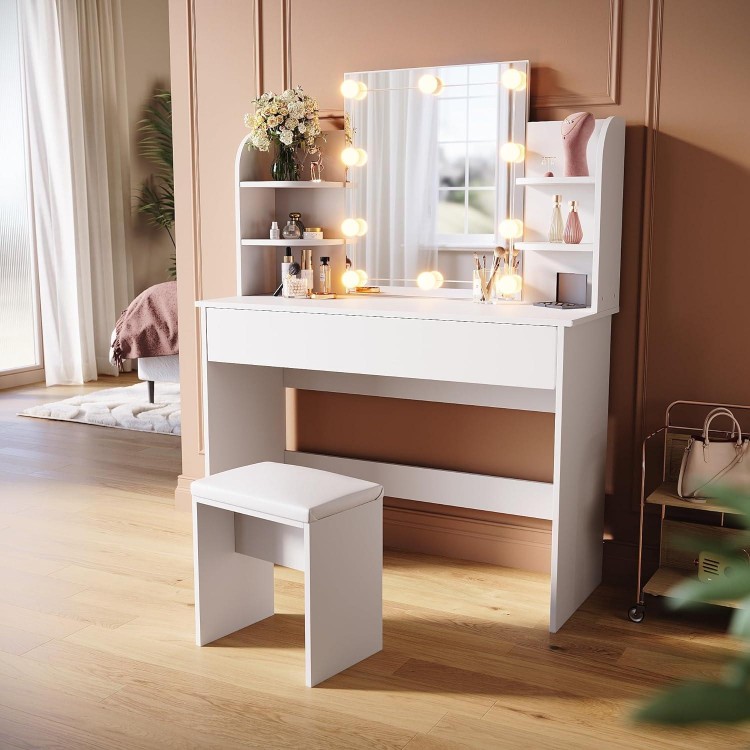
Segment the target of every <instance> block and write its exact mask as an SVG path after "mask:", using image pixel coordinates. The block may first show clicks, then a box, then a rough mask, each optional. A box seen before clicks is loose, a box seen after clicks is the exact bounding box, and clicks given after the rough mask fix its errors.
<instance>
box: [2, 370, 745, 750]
mask: <svg viewBox="0 0 750 750" xmlns="http://www.w3.org/2000/svg"><path fill="white" fill-rule="evenodd" d="M121 383H122V381H120V384H121ZM113 384H118V383H117V382H113V380H111V379H107V380H103V381H100V382H99V383H98V384H96V385H91V386H87V387H111V386H112V385H113ZM81 390H82V388H55V389H49V390H46V389H44V388H42V387H32V388H24V389H18V390H14V391H6V392H0V748H3V750H5V748H75V749H76V750H86V749H88V748H97V749H98V748H107V749H111V748H127V750H136V749H139V748H149V749H151V748H159V749H162V748H244V747H258V748H306V749H307V748H342V749H343V750H349V749H350V748H403V747H408V748H409V750H427V749H430V750H438V749H441V748H453V747H471V748H535V749H536V748H550V749H551V748H555V750H557V749H559V748H596V749H597V750H600V749H601V748H627V749H628V750H630V749H631V748H633V747H637V748H686V747H706V748H710V749H711V750H714V749H715V748H735V747H736V748H739V747H747V746H750V731H748V730H739V729H734V728H719V727H712V728H706V729H702V730H700V731H699V732H695V733H692V732H686V731H681V730H679V731H678V730H673V731H666V730H655V729H651V728H645V727H642V726H634V725H633V724H631V723H629V721H628V715H629V713H630V711H631V710H632V708H633V707H634V706H635V705H637V704H638V702H639V701H640V700H642V699H643V697H644V696H646V695H647V694H648V693H649V692H650V691H651V690H653V689H654V688H656V687H657V686H658V685H660V684H663V683H666V682H669V681H670V680H673V679H675V678H679V677H682V676H685V675H699V676H701V677H712V676H715V675H717V674H718V673H719V670H720V664H721V661H722V660H723V659H725V658H726V657H727V656H728V655H730V654H731V653H732V648H733V646H732V643H731V642H730V641H729V640H728V639H727V638H726V637H725V636H724V629H725V627H726V616H725V615H724V614H723V613H722V612H718V613H717V614H715V615H714V616H713V617H712V618H711V619H709V620H696V619H695V618H694V617H693V618H692V619H688V620H685V619H683V618H677V617H676V616H674V615H666V614H665V615H657V614H656V612H655V611H654V609H653V608H652V609H650V610H649V615H648V616H647V619H646V621H645V622H644V623H642V624H641V625H634V624H632V623H630V622H628V621H627V620H626V619H625V618H624V611H625V608H626V606H627V605H628V604H629V603H630V598H632V597H631V595H629V594H628V592H621V591H613V590H606V589H600V590H599V591H598V592H597V593H596V595H595V596H594V597H592V599H591V600H590V601H589V602H587V604H586V605H585V607H584V608H583V609H582V610H581V611H579V612H578V613H577V614H576V615H575V616H574V617H573V619H572V620H571V621H570V622H569V623H568V624H567V625H566V627H565V628H563V630H562V631H561V632H560V633H558V634H557V635H554V636H551V635H549V634H548V633H547V630H546V613H547V606H548V603H547V599H548V581H547V580H546V578H545V577H544V576H541V575H537V574H529V573H522V572H518V571H512V570H508V569H503V568H496V567H492V566H488V565H480V564H477V563H465V562H458V561H451V560H446V559H440V558H430V557H425V556H419V555H410V554H399V553H388V554H386V560H385V578H384V593H385V605H384V614H385V621H384V630H385V633H384V635H385V648H384V650H383V651H382V653H380V654H377V655H376V656H374V657H372V658H370V659H367V660H366V661H364V662H362V663H360V664H359V665H357V666H356V667H354V668H352V669H349V670H347V671H346V672H344V673H342V674H340V675H337V676H336V677H334V678H332V679H330V680H328V681H327V682H325V683H323V685H322V686H320V687H318V688H314V689H312V690H310V689H307V688H305V687H304V655H303V647H304V622H303V590H302V577H301V575H300V574H298V573H296V572H294V571H290V570H287V569H283V568H277V574H276V608H277V612H278V614H276V615H275V616H274V617H272V618H270V619H268V620H266V621H264V622H262V623H259V624H258V625H255V626H254V627H252V628H248V629H246V630H245V631H242V632H240V633H238V634H235V635H233V636H230V637H227V638H224V639H223V640H221V641H219V642H217V643H216V644H214V645H212V646H209V647H206V648H203V649H199V648H197V647H196V646H195V645H194V642H193V591H192V559H191V539H190V517H189V514H186V513H178V512H176V511H175V510H173V507H172V503H173V497H172V492H173V488H174V484H175V479H176V476H177V474H178V473H179V466H180V461H179V439H177V438H174V437H171V436H162V435H144V434H139V433H135V432H127V431H120V430H112V429H106V428H101V427H91V426H86V425H77V424H66V423H58V422H49V421H42V420H33V419H25V418H20V417H17V416H15V414H16V412H17V411H18V410H19V409H21V408H24V407H25V406H28V405H32V404H37V403H41V402H43V401H45V400H57V399H59V398H63V397H65V396H68V395H73V394H74V393H76V392H79V391H81Z"/></svg>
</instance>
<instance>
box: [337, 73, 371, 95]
mask: <svg viewBox="0 0 750 750" xmlns="http://www.w3.org/2000/svg"><path fill="white" fill-rule="evenodd" d="M339 91H340V92H341V96H343V97H344V99H364V98H365V96H367V86H365V84H364V83H361V82H360V81H355V80H354V79H353V78H347V79H346V80H345V81H344V82H343V83H342V84H341V86H340V87H339ZM363 92H364V93H363Z"/></svg>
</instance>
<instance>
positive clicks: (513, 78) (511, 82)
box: [500, 68, 526, 91]
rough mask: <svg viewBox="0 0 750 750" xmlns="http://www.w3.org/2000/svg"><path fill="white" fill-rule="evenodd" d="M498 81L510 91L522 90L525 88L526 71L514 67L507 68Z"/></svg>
mask: <svg viewBox="0 0 750 750" xmlns="http://www.w3.org/2000/svg"><path fill="white" fill-rule="evenodd" d="M500 83H502V84H503V86H505V88H506V89H510V90H511V91H523V90H524V89H525V88H526V73H524V72H523V71H522V70H516V69H515V68H508V69H507V70H504V71H503V74H502V75H501V76H500Z"/></svg>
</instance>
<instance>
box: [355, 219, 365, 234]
mask: <svg viewBox="0 0 750 750" xmlns="http://www.w3.org/2000/svg"><path fill="white" fill-rule="evenodd" d="M366 234H367V222H366V221H365V220H364V219H357V237H364V236H365V235H366Z"/></svg>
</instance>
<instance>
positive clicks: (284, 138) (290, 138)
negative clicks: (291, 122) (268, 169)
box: [279, 130, 294, 146]
mask: <svg viewBox="0 0 750 750" xmlns="http://www.w3.org/2000/svg"><path fill="white" fill-rule="evenodd" d="M279 140H280V141H281V142H282V143H283V144H284V145H285V146H291V145H292V143H293V142H294V133H292V131H291V130H282V131H281V135H280V136H279Z"/></svg>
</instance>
